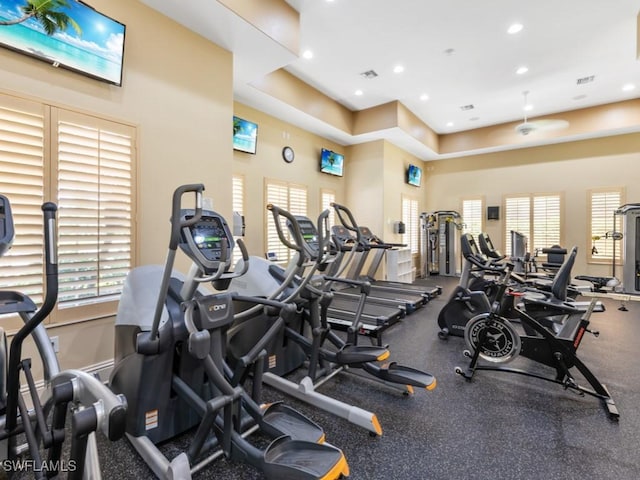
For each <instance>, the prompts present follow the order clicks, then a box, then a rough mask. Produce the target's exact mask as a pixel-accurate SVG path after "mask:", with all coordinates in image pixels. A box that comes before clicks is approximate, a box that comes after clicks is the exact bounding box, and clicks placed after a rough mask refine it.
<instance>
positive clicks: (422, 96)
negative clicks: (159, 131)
mask: <svg viewBox="0 0 640 480" xmlns="http://www.w3.org/2000/svg"><path fill="white" fill-rule="evenodd" d="M420 100H422V101H423V102H426V101H427V100H429V95H427V94H426V93H423V94H422V95H420Z"/></svg>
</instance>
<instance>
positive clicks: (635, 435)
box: [14, 277, 640, 480]
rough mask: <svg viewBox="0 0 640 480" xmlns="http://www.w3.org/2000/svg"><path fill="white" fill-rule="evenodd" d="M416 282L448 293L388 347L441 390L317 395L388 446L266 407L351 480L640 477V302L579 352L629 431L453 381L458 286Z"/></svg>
mask: <svg viewBox="0 0 640 480" xmlns="http://www.w3.org/2000/svg"><path fill="white" fill-rule="evenodd" d="M419 282H423V283H425V284H435V283H438V284H440V285H443V287H444V292H443V294H442V295H441V296H440V297H438V298H436V299H434V300H432V301H431V302H430V303H429V304H428V305H426V306H425V307H424V308H422V309H420V310H418V311H417V312H415V313H414V314H411V315H409V316H407V317H406V318H405V319H404V320H402V321H401V322H400V323H398V324H397V325H394V326H393V327H392V328H390V329H388V330H387V331H386V332H385V334H384V339H383V340H384V343H386V344H389V346H390V350H391V352H392V360H395V361H398V362H399V363H404V364H406V365H410V366H413V367H416V368H420V369H423V370H425V371H428V372H430V373H433V374H434V375H435V376H436V377H437V382H438V386H437V388H436V389H435V390H433V391H416V392H415V394H414V395H412V396H403V395H402V394H399V393H398V392H396V391H394V390H391V389H388V388H387V387H385V386H381V385H379V384H377V383H376V382H372V381H370V380H367V379H362V378H360V377H356V376H354V375H350V374H340V375H338V376H337V377H335V378H334V379H332V381H330V382H328V383H327V384H325V385H323V386H322V387H321V388H320V389H319V391H321V392H322V393H325V394H327V395H331V396H334V397H336V398H339V399H341V400H343V401H345V402H349V403H351V404H353V405H357V406H359V407H361V408H363V409H366V410H369V411H372V412H375V413H376V414H377V416H378V418H379V420H380V423H381V425H382V428H383V435H382V436H380V437H372V436H370V435H369V434H368V432H367V431H365V430H363V429H361V428H359V427H356V426H354V425H352V424H350V423H348V422H347V421H346V420H342V419H339V418H336V417H334V416H332V415H331V414H329V413H326V412H322V411H320V410H318V409H314V408H313V407H312V406H309V405H307V404H304V403H301V402H298V401H296V400H292V399H289V398H286V397H284V396H282V395H281V394H279V393H278V392H274V391H272V390H270V389H268V388H266V390H265V395H266V396H267V397H268V398H269V399H274V400H275V399H284V400H285V401H286V403H287V404H289V405H291V406H294V407H296V408H298V409H299V410H300V411H302V412H303V413H305V414H306V415H308V416H309V417H311V418H312V419H313V420H315V421H316V422H317V423H319V424H320V425H322V426H323V427H324V429H325V432H326V437H327V440H328V441H329V442H330V443H331V444H333V445H336V446H338V447H340V448H341V449H342V450H343V451H344V453H345V455H346V458H347V460H348V462H349V466H350V470H351V477H350V478H354V479H367V480H382V479H384V480H394V479H434V480H440V479H442V480H450V479H492V480H502V479H505V480H507V479H510V480H511V479H546V480H553V479H562V480H568V479H605V480H609V479H610V480H637V479H638V478H640V456H639V455H638V450H639V448H640V414H639V412H638V407H639V406H640V358H639V356H638V355H637V353H638V350H639V349H640V302H629V303H628V304H627V307H628V311H626V312H622V311H619V310H618V307H619V306H620V302H618V301H611V300H605V304H606V307H607V311H606V312H604V313H600V314H594V315H593V316H592V321H591V327H592V328H593V329H594V330H599V331H600V336H599V337H598V338H596V337H594V336H592V335H587V336H586V337H585V338H584V340H583V342H582V345H581V346H580V349H579V350H578V355H579V357H580V358H581V359H582V361H583V362H584V363H586V365H587V366H588V367H589V368H590V369H591V370H592V371H593V373H594V374H595V375H596V376H597V377H598V378H599V379H600V380H601V381H602V382H603V383H605V384H606V385H607V387H608V388H609V390H610V392H611V394H612V397H613V398H614V400H615V401H616V404H617V407H618V409H619V411H620V420H619V421H618V422H614V421H612V420H610V419H609V418H608V416H607V414H606V411H605V409H604V408H603V406H602V404H601V402H600V401H599V400H598V399H595V398H593V397H590V396H579V395H576V394H575V393H573V392H571V391H567V390H564V389H563V388H562V387H561V386H560V385H556V384H552V383H548V382H543V381H541V380H538V379H533V378H528V377H522V376H519V375H513V374H509V373H502V372H488V371H479V372H477V373H476V375H475V377H474V378H473V380H471V381H466V380H465V379H464V378H462V377H461V376H459V375H456V374H455V372H454V369H455V367H456V366H462V367H464V366H466V365H467V364H468V359H466V358H465V357H464V356H463V354H462V352H463V350H464V348H465V346H464V340H463V339H462V338H460V337H452V338H450V339H449V340H447V341H442V340H440V339H438V336H437V331H438V327H437V323H436V318H437V315H438V312H439V311H440V309H441V308H442V307H443V305H444V304H445V302H446V301H447V299H448V297H449V292H450V291H451V290H452V288H453V286H454V285H455V279H451V278H442V277H432V278H429V279H425V280H419ZM363 341H364V342H367V339H363ZM514 364H515V366H521V367H523V368H525V367H528V366H529V365H531V362H530V361H528V360H526V359H517V360H516V361H515V362H514ZM541 371H542V372H545V371H546V370H544V369H541ZM549 374H552V372H549ZM576 378H577V379H578V381H579V382H580V383H581V384H583V385H585V386H586V382H585V381H583V379H582V378H581V377H580V376H579V375H576ZM183 441H184V439H183ZM99 445H100V452H101V457H102V466H103V470H104V474H103V475H104V477H103V478H107V479H122V480H125V479H146V478H153V475H152V474H151V472H150V471H149V470H148V468H147V467H146V465H145V464H144V463H143V462H142V461H141V460H140V459H139V458H138V457H137V455H136V454H135V452H134V450H133V448H132V447H131V446H130V445H129V443H128V442H127V441H126V440H121V441H118V442H116V443H113V444H108V443H106V442H103V441H100V442H99ZM181 445H182V442H181V441H177V442H169V443H168V444H166V445H163V447H162V448H163V450H164V451H165V453H166V454H167V455H168V456H169V457H171V456H173V455H175V454H177V453H178V452H179V451H180V448H181ZM14 478H19V477H18V476H14ZM25 478H27V477H25ZM261 478H264V477H263V476H262V474H261V473H260V472H258V471H256V470H255V469H253V468H251V467H248V466H246V465H242V464H238V463H236V462H231V461H228V460H225V459H219V460H217V461H215V462H214V463H212V464H211V465H209V466H208V467H207V468H206V469H204V470H203V471H201V472H199V473H197V474H196V475H194V479H196V480H205V479H225V480H241V479H242V480H248V479H261Z"/></svg>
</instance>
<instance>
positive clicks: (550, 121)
mask: <svg viewBox="0 0 640 480" xmlns="http://www.w3.org/2000/svg"><path fill="white" fill-rule="evenodd" d="M522 95H523V96H524V122H522V123H520V124H518V125H516V132H518V133H519V134H520V135H529V134H530V133H531V132H534V131H550V130H561V129H563V128H567V127H568V126H569V122H567V121H566V120H561V119H556V118H541V119H540V120H532V121H528V120H527V108H526V107H527V96H528V95H529V91H528V90H525V91H524V92H522Z"/></svg>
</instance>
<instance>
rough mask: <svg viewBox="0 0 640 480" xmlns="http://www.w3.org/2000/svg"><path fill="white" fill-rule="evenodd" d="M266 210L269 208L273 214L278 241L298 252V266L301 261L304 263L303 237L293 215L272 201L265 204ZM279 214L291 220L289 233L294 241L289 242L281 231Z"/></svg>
mask: <svg viewBox="0 0 640 480" xmlns="http://www.w3.org/2000/svg"><path fill="white" fill-rule="evenodd" d="M267 210H269V211H270V212H271V214H272V215H273V221H274V223H275V224H276V231H277V232H278V238H279V239H280V241H281V242H282V243H283V244H284V245H285V246H286V247H287V248H290V249H291V250H295V251H296V252H298V253H299V254H300V256H299V258H298V266H301V265H302V263H304V248H303V246H302V245H303V242H304V239H303V238H302V232H301V231H300V226H299V225H298V222H297V221H296V219H295V217H294V216H293V215H292V214H291V213H290V212H287V211H286V210H283V209H282V208H280V207H277V206H276V205H274V204H272V203H270V204H268V205H267ZM280 215H282V216H283V217H285V218H286V219H287V220H289V222H291V226H292V228H291V233H292V236H293V238H294V242H295V243H292V242H290V241H289V239H288V238H287V236H286V235H285V234H284V232H283V231H282V224H281V223H280Z"/></svg>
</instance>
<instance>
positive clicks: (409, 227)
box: [402, 195, 420, 254]
mask: <svg viewBox="0 0 640 480" xmlns="http://www.w3.org/2000/svg"><path fill="white" fill-rule="evenodd" d="M402 222H403V223H404V225H405V234H404V235H402V243H405V244H407V245H408V247H409V248H410V249H411V253H412V254H417V253H418V249H419V232H420V225H419V222H420V217H419V214H418V200H416V199H415V198H411V197H408V196H405V195H403V196H402Z"/></svg>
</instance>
